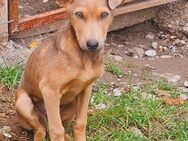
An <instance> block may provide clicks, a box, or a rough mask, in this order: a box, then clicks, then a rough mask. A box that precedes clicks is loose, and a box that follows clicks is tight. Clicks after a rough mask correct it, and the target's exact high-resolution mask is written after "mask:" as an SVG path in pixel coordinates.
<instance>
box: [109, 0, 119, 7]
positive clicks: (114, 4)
mask: <svg viewBox="0 0 188 141" xmlns="http://www.w3.org/2000/svg"><path fill="white" fill-rule="evenodd" d="M122 2H123V0H108V4H109V7H110V9H114V8H116V7H117V6H119V5H121V3H122Z"/></svg>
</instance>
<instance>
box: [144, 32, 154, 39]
mask: <svg viewBox="0 0 188 141" xmlns="http://www.w3.org/2000/svg"><path fill="white" fill-rule="evenodd" d="M146 38H147V39H150V40H153V39H155V35H154V34H153V33H151V32H150V33H149V34H147V35H146Z"/></svg>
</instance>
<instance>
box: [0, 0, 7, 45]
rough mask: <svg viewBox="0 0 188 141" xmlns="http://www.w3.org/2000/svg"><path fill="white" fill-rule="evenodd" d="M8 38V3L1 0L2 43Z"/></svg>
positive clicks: (0, 25)
mask: <svg viewBox="0 0 188 141" xmlns="http://www.w3.org/2000/svg"><path fill="white" fill-rule="evenodd" d="M7 40H8V4H7V0H0V43H3V42H6V41H7Z"/></svg>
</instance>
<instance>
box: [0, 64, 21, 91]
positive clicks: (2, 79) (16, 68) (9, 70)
mask: <svg viewBox="0 0 188 141" xmlns="http://www.w3.org/2000/svg"><path fill="white" fill-rule="evenodd" d="M22 70H23V69H22V65H21V64H20V63H18V64H16V65H13V66H8V65H6V66H5V67H2V66H0V83H1V84H3V85H5V86H7V87H9V88H10V87H16V86H18V84H19V81H20V78H21V74H22Z"/></svg>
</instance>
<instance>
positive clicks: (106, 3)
mask: <svg viewBox="0 0 188 141" xmlns="http://www.w3.org/2000/svg"><path fill="white" fill-rule="evenodd" d="M58 2H59V4H61V5H62V6H64V7H66V8H67V10H68V14H69V18H70V25H68V26H67V28H66V29H64V30H60V31H59V32H58V34H57V36H56V37H55V38H54V39H51V40H49V41H46V42H45V43H43V44H42V45H41V47H39V48H37V49H36V50H35V51H34V52H33V53H32V54H31V56H30V57H29V59H28V61H27V64H26V66H25V71H24V73H23V76H22V80H21V84H20V86H19V89H18V91H17V94H16V111H17V115H18V119H19V121H20V123H21V125H22V126H23V127H24V128H27V129H30V128H33V129H34V130H35V135H34V141H41V140H42V139H43V138H44V137H45V136H46V128H47V127H46V126H45V124H44V122H45V121H44V119H43V115H44V116H45V113H46V115H47V120H48V128H49V133H50V139H51V141H65V140H67V139H66V136H65V133H64V132H65V130H64V127H63V123H64V122H66V121H69V120H70V119H72V118H73V117H74V116H75V126H74V130H73V132H74V133H73V134H74V140H75V141H86V137H85V130H86V123H87V109H88V102H89V96H90V92H91V89H92V85H93V82H94V81H95V80H96V79H97V78H99V77H100V76H101V75H102V74H103V70H104V64H103V46H104V42H105V39H106V35H107V30H108V27H109V25H110V23H111V21H112V14H111V10H112V9H114V8H115V7H116V6H118V5H120V4H121V2H122V0H58ZM44 109H45V110H44Z"/></svg>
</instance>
